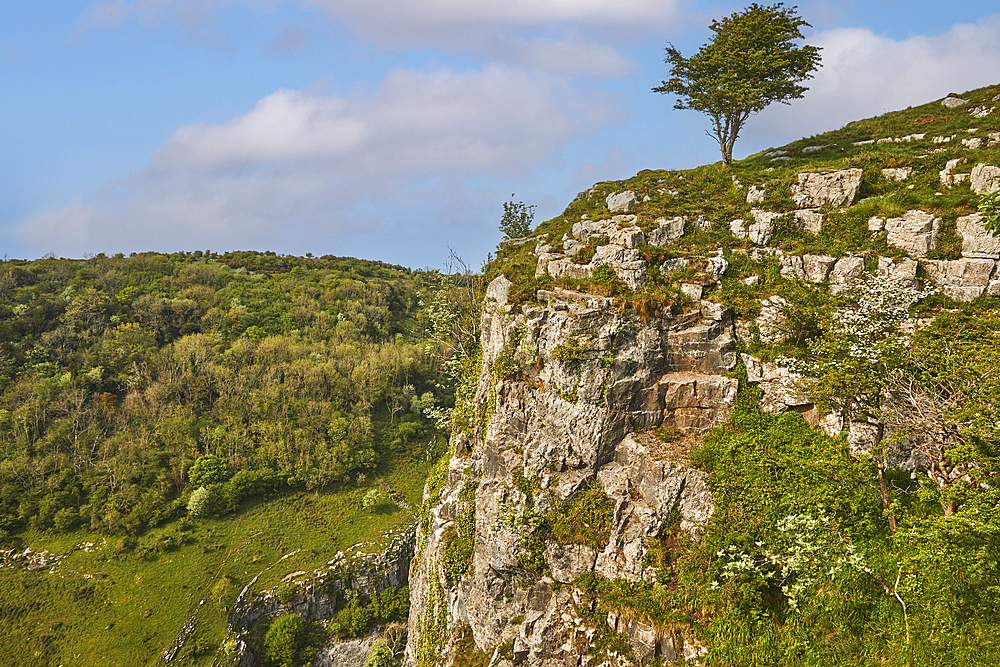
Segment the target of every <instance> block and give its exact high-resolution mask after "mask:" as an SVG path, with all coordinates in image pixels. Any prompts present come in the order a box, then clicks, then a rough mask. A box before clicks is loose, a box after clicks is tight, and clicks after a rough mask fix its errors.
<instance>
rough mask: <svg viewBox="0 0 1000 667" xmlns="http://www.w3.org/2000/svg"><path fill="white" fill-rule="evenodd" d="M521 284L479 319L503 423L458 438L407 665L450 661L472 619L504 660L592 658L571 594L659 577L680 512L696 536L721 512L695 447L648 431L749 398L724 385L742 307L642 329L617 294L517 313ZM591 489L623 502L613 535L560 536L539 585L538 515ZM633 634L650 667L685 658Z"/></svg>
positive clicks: (689, 429)
mask: <svg viewBox="0 0 1000 667" xmlns="http://www.w3.org/2000/svg"><path fill="white" fill-rule="evenodd" d="M509 285H510V283H509V282H508V281H507V280H506V279H505V278H504V277H502V276H501V277H499V278H497V279H495V280H494V281H493V282H492V283H491V284H490V286H489V289H488V292H487V296H486V309H485V313H484V315H483V318H482V341H481V344H482V349H483V361H482V369H481V374H480V377H479V382H478V388H477V394H476V402H477V404H478V405H479V406H480V408H481V409H482V408H486V411H487V414H489V413H492V416H491V417H490V418H489V421H488V424H487V425H486V428H485V432H484V433H482V434H481V437H473V438H472V440H471V441H470V440H468V439H467V437H466V436H464V435H460V436H458V437H457V439H456V454H455V456H454V457H453V458H452V460H451V463H450V465H449V469H448V477H447V482H446V484H445V486H444V488H443V489H442V491H441V494H440V497H441V503H440V505H438V506H437V507H435V508H433V509H432V510H431V520H430V522H429V530H428V531H427V532H426V533H425V534H421V535H418V538H417V544H418V557H417V558H415V559H414V562H413V565H412V569H411V577H410V585H411V612H410V642H409V645H408V648H407V664H411V665H417V664H420V665H424V664H432V663H433V662H435V660H436V659H438V658H439V657H441V656H442V655H444V654H447V652H448V651H449V650H450V648H451V644H450V637H451V636H452V632H453V630H454V628H455V627H457V626H460V625H461V626H464V625H467V626H468V629H469V631H470V632H471V634H472V637H473V638H474V640H475V644H476V645H477V646H478V647H479V648H480V649H488V650H489V651H495V650H496V649H497V648H498V647H501V646H503V645H505V644H506V645H507V646H508V647H510V648H511V650H510V652H509V654H506V655H502V652H501V651H496V652H497V655H496V656H494V657H496V658H497V660H498V662H495V664H497V665H503V664H511V663H513V664H520V663H524V662H527V663H528V664H533V665H534V664H542V665H547V664H551V665H555V664H559V665H572V664H581V663H583V664H586V662H587V660H588V658H587V657H585V656H586V653H587V651H588V648H589V645H590V640H591V639H592V638H593V637H594V634H595V632H596V631H597V628H595V627H594V624H593V623H590V622H587V621H585V620H583V614H581V612H582V611H585V610H583V609H581V608H580V607H581V604H582V602H583V601H582V599H581V598H580V597H579V596H578V595H575V594H574V592H573V587H571V586H567V587H562V586H561V585H560V584H563V583H569V582H571V581H572V580H573V578H574V577H576V576H578V575H581V574H583V573H585V572H588V571H593V572H595V573H596V574H599V575H603V576H605V577H608V578H625V579H629V580H631V581H639V580H643V579H645V580H647V581H652V580H653V577H654V573H655V570H654V568H652V567H650V566H649V562H648V560H647V551H648V550H649V546H650V540H651V539H653V538H655V537H657V536H658V535H659V534H660V533H661V530H662V529H663V527H664V525H665V524H666V522H667V521H668V520H669V518H670V517H671V515H672V514H675V513H676V514H679V519H680V527H681V529H682V530H684V531H687V532H688V533H689V534H691V535H697V533H698V531H699V528H700V526H701V525H702V524H703V523H704V522H705V521H706V520H707V518H708V517H710V516H711V514H712V511H713V504H712V497H711V494H710V493H709V491H708V487H707V485H706V483H705V480H704V477H703V474H702V473H701V472H699V471H697V470H694V469H692V468H691V467H689V466H688V465H687V464H686V462H685V454H684V450H683V447H682V446H677V445H676V444H674V445H673V446H671V445H668V444H665V443H663V442H661V440H660V439H659V438H657V437H655V436H652V435H650V434H648V433H647V432H648V431H650V430H651V429H654V428H656V427H661V426H662V427H673V428H675V429H677V432H679V433H680V434H699V433H702V432H704V431H705V430H707V429H709V428H711V427H713V426H716V425H718V424H721V423H722V422H723V421H724V420H725V419H726V417H727V414H728V410H729V407H730V406H731V404H732V401H733V400H734V398H735V396H736V390H737V381H736V380H735V379H734V378H732V377H729V376H727V375H726V373H727V372H728V371H730V370H732V369H733V367H734V366H735V365H736V353H735V338H734V334H733V323H732V319H731V316H730V313H729V312H728V311H726V310H723V309H721V308H719V307H718V306H717V305H716V304H712V303H709V302H703V303H701V304H698V305H695V306H694V307H693V308H691V309H689V310H688V312H685V313H683V314H680V315H676V316H674V315H671V314H670V311H669V310H666V311H664V312H662V313H657V314H655V315H654V316H652V317H649V318H645V319H644V318H642V317H640V316H638V315H629V314H624V313H622V312H619V311H618V310H616V309H615V308H614V305H613V302H612V300H611V299H607V298H601V297H596V298H595V297H592V296H590V295H585V294H580V293H576V292H571V291H568V290H559V289H557V290H553V291H542V292H540V293H539V294H538V298H539V299H541V300H543V301H544V302H545V304H546V305H544V306H532V307H529V306H524V307H520V308H515V307H512V306H509V305H507V289H508V287H509ZM511 369H513V370H511ZM524 480H533V484H534V488H531V487H529V488H527V489H525V486H526V485H525V483H524ZM592 482H596V483H597V484H599V485H600V487H601V488H602V489H603V491H604V492H605V493H606V494H607V496H608V497H610V498H611V500H612V501H613V503H614V511H613V525H612V527H611V531H610V533H611V534H610V538H609V539H608V540H607V541H606V543H605V544H604V545H603V546H602V548H601V549H599V550H597V549H594V548H592V547H589V546H586V545H581V544H558V543H556V542H553V541H549V542H548V543H546V544H545V545H544V554H543V558H544V564H545V565H544V568H542V569H543V570H544V571H546V572H547V574H546V575H545V576H542V577H541V578H538V577H537V574H536V571H535V570H531V569H529V568H527V567H525V566H524V561H525V558H524V556H525V552H526V551H528V550H530V549H531V548H532V546H531V544H530V540H526V538H527V537H529V536H530V534H531V529H532V521H531V520H530V519H531V517H533V516H542V515H545V514H546V513H547V512H549V511H551V510H552V509H553V508H554V507H556V506H557V504H558V503H560V502H562V501H566V500H568V499H571V498H572V497H573V496H574V494H576V493H578V492H579V491H580V490H581V489H582V488H584V487H585V485H587V484H588V483H592ZM469 483H472V484H476V483H478V488H477V490H476V493H475V507H474V513H475V538H474V551H473V556H472V560H471V564H470V566H469V568H468V571H467V572H466V573H465V574H463V575H462V576H461V577H459V578H458V580H457V581H451V580H450V579H449V577H448V576H447V574H446V571H445V569H444V568H443V567H442V563H443V562H444V560H445V559H446V558H447V557H448V555H447V553H446V550H447V541H448V536H449V535H453V534H454V533H453V531H454V526H455V523H456V521H458V520H459V516H460V514H461V513H462V512H465V511H468V510H469V508H468V507H466V506H465V504H464V503H463V502H462V501H461V500H460V498H459V496H460V493H461V491H462V489H463V487H464V486H465V485H466V484H469ZM526 491H527V492H526ZM534 548H535V549H539V548H540V547H539V546H538V545H535V546H534ZM519 557H520V558H519ZM611 620H612V621H615V624H616V625H618V623H617V621H616V619H611ZM620 625H621V628H620V629H621V630H623V631H626V632H627V633H628V634H629V635H630V636H631V637H632V638H633V641H632V644H633V649H634V651H635V653H636V654H637V655H639V656H641V657H642V658H645V660H644V661H648V660H649V659H651V658H652V657H654V656H655V655H663V656H664V657H667V658H672V657H674V656H675V655H676V653H678V652H680V651H681V650H682V647H683V646H684V639H685V638H683V637H673V636H668V637H657V636H656V632H655V631H654V630H653V629H652V628H650V627H647V626H643V625H642V624H641V623H634V624H631V625H630V624H629V623H627V622H624V621H622V622H621V623H620ZM633 626H634V627H633ZM693 646H694V642H693V638H689V639H688V650H689V651H690V650H693V649H692V647H693Z"/></svg>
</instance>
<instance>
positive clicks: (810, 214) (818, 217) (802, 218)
mask: <svg viewBox="0 0 1000 667" xmlns="http://www.w3.org/2000/svg"><path fill="white" fill-rule="evenodd" d="M825 217H826V216H825V215H824V214H822V213H820V212H819V210H818V209H802V210H800V211H796V212H795V226H796V227H798V228H799V229H800V230H801V231H804V232H809V233H810V234H819V233H820V231H822V229H823V218H825Z"/></svg>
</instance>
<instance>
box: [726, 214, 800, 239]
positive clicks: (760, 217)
mask: <svg viewBox="0 0 1000 667" xmlns="http://www.w3.org/2000/svg"><path fill="white" fill-rule="evenodd" d="M750 214H751V215H752V216H753V222H752V223H750V225H749V226H748V225H747V224H746V223H745V222H744V221H743V220H733V221H732V223H731V224H730V226H729V227H730V229H731V230H732V232H733V234H734V235H735V236H737V237H738V238H741V239H746V238H748V239H750V242H751V243H753V244H754V245H767V244H768V242H769V241H770V240H771V235H772V234H774V221H775V220H777V219H778V218H780V217H782V216H784V215H786V214H785V213H773V212H771V211H764V210H762V209H759V208H754V209H751V210H750Z"/></svg>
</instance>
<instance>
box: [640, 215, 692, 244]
mask: <svg viewBox="0 0 1000 667" xmlns="http://www.w3.org/2000/svg"><path fill="white" fill-rule="evenodd" d="M655 222H656V224H657V228H656V229H654V230H653V231H651V232H650V233H649V240H648V242H649V245H655V246H659V247H661V248H665V247H666V246H668V245H670V244H671V243H673V242H674V241H676V240H677V239H679V238H680V237H682V236H684V225H685V223H686V222H687V221H686V220H685V219H684V218H682V217H680V216H678V217H676V218H671V219H670V220H667V219H666V218H657V219H656V220H655Z"/></svg>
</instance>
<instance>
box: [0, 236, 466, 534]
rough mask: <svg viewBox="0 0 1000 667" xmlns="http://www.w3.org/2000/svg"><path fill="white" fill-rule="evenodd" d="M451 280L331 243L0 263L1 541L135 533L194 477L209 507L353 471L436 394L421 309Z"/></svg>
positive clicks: (173, 510)
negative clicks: (301, 250)
mask: <svg viewBox="0 0 1000 667" xmlns="http://www.w3.org/2000/svg"><path fill="white" fill-rule="evenodd" d="M455 285H456V283H455V281H454V280H452V279H451V278H449V277H447V276H443V275H441V274H439V273H437V272H419V271H411V270H409V269H406V268H404V267H401V266H394V265H389V264H384V263H380V262H368V261H362V260H357V259H350V258H338V257H332V256H324V257H316V258H314V257H305V258H303V257H289V256H280V255H276V254H274V253H263V254H259V253H255V252H231V253H225V254H215V253H202V252H200V251H199V252H196V253H177V254H172V255H167V254H157V253H142V254H133V255H131V256H129V257H125V256H122V255H116V256H114V257H106V256H104V255H97V256H95V257H91V258H89V259H86V260H68V259H55V258H46V259H40V260H36V261H18V260H10V261H5V262H4V263H3V264H0V539H3V540H6V541H10V542H16V538H17V536H18V534H19V533H20V532H21V531H23V530H25V529H35V530H47V531H56V532H59V531H67V530H71V529H74V528H78V527H84V528H87V527H89V528H91V529H93V530H96V531H99V532H100V533H104V534H122V533H124V534H136V533H140V532H141V531H143V530H145V529H147V528H148V527H150V526H153V525H156V524H157V523H159V522H162V521H164V520H165V519H168V518H170V517H173V516H176V515H182V514H184V513H185V512H184V509H185V505H186V503H187V502H188V495H189V493H190V491H191V489H192V484H193V485H194V487H193V488H197V487H198V486H201V485H203V486H206V487H207V489H208V490H209V491H210V494H209V496H210V497H209V498H208V500H209V502H208V503H207V505H206V506H205V507H203V508H201V509H202V510H203V511H205V512H207V513H209V514H219V513H224V512H225V511H227V510H231V509H233V508H234V507H235V506H236V505H237V504H238V503H239V501H240V500H241V499H243V498H244V497H247V496H248V495H251V494H256V493H260V492H268V491H273V490H276V489H282V488H304V489H317V488H320V487H325V486H327V485H330V484H336V483H340V482H344V481H345V480H348V479H354V480H356V479H357V478H358V477H359V476H360V477H361V478H362V479H364V476H365V474H366V473H370V471H371V470H373V469H374V468H375V467H376V466H377V464H378V462H379V459H380V457H383V456H385V455H386V454H387V453H389V452H390V451H391V450H392V449H393V448H396V449H397V450H399V449H407V448H409V446H410V444H411V443H416V442H417V441H418V440H421V441H423V442H424V443H426V442H427V441H428V440H429V431H431V430H432V429H433V425H432V423H431V421H430V420H429V419H428V418H426V417H425V416H424V414H423V411H424V409H425V408H432V407H434V406H435V405H436V404H440V405H442V406H445V407H447V405H449V403H450V400H451V399H450V398H449V390H448V389H447V387H445V385H444V384H442V379H443V378H442V376H441V372H442V368H441V366H440V364H439V363H438V362H437V361H436V360H437V359H439V358H440V355H439V354H438V350H437V347H436V345H435V344H433V343H429V341H428V340H427V339H426V334H425V331H426V330H427V329H428V326H429V323H428V322H427V321H426V316H422V315H421V312H426V311H425V310H422V307H423V305H426V304H427V303H431V302H433V301H434V299H435V298H437V299H439V300H440V299H444V300H445V301H447V302H450V303H460V302H461V299H456V297H455V294H453V293H451V292H448V291H454V290H455V289H456V287H455ZM442 290H446V293H445V294H442ZM411 453H412V452H411ZM412 454H413V456H417V453H412ZM206 455H207V457H206ZM200 457H206V458H204V460H203V461H202V462H201V464H200V465H199V466H197V467H195V468H194V469H193V471H192V465H193V464H194V463H195V462H196V461H198V459H199V458H200ZM192 478H194V479H193V481H192Z"/></svg>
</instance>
